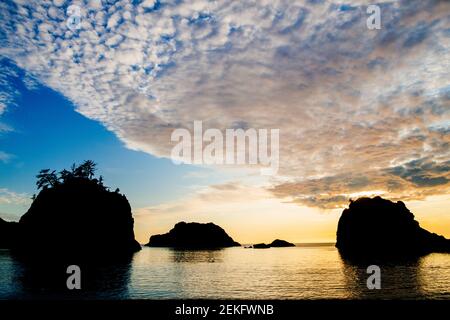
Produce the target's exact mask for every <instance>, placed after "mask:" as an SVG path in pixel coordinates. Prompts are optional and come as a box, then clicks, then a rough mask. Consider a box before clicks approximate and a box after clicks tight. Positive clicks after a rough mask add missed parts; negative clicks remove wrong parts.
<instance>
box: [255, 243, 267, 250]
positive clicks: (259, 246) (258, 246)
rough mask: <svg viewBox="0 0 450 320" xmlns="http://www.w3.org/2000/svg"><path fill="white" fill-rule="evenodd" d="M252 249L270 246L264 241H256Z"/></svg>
mask: <svg viewBox="0 0 450 320" xmlns="http://www.w3.org/2000/svg"><path fill="white" fill-rule="evenodd" d="M252 248H253V249H269V248H270V246H269V245H268V244H265V243H257V244H254V245H253V246H252Z"/></svg>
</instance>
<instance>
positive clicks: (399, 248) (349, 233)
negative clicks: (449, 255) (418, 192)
mask: <svg viewBox="0 0 450 320" xmlns="http://www.w3.org/2000/svg"><path fill="white" fill-rule="evenodd" d="M336 247H337V248H338V250H339V252H340V253H341V255H342V256H343V257H347V258H365V257H367V258H402V257H418V256H421V255H425V254H428V253H431V252H450V240H447V239H445V238H444V237H443V236H439V235H437V234H435V233H431V232H429V231H427V230H425V229H423V228H421V227H420V226H419V223H418V222H417V221H416V220H414V215H413V214H412V213H411V212H410V211H409V210H408V209H407V208H406V206H405V204H404V203H403V202H401V201H398V202H392V201H389V200H386V199H383V198H381V197H375V198H360V199H358V200H356V201H352V202H351V203H350V205H349V208H348V209H345V210H344V211H343V212H342V215H341V217H340V219H339V223H338V228H337V242H336Z"/></svg>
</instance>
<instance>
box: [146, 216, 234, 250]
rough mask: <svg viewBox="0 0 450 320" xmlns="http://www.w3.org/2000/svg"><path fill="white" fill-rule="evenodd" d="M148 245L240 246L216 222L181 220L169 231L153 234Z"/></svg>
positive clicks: (186, 247) (181, 247)
mask: <svg viewBox="0 0 450 320" xmlns="http://www.w3.org/2000/svg"><path fill="white" fill-rule="evenodd" d="M146 246H148V247H172V248H179V249H214V248H225V247H236V246H240V244H239V243H237V242H236V241H234V240H233V239H232V238H231V237H230V236H229V235H228V234H227V233H226V232H225V230H223V229H222V228H221V227H219V226H218V225H215V224H214V223H197V222H191V223H186V222H179V223H177V224H176V225H175V226H174V227H173V229H171V230H170V231H169V232H168V233H165V234H158V235H153V236H151V237H150V241H149V242H148V243H147V244H146Z"/></svg>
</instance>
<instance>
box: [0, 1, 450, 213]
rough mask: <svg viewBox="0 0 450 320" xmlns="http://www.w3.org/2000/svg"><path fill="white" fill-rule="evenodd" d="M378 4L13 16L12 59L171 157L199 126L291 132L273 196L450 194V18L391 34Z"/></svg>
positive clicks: (232, 4) (143, 146) (21, 11)
mask: <svg viewBox="0 0 450 320" xmlns="http://www.w3.org/2000/svg"><path fill="white" fill-rule="evenodd" d="M70 4H76V5H78V6H79V7H80V8H81V25H80V28H79V29H78V30H74V31H71V30H70V29H68V28H67V26H66V22H67V14H66V10H67V7H68V5H70ZM368 4H369V3H368V2H366V1H351V0H349V1H338V0H329V1H327V0H323V1H311V0H304V1H288V0H285V1H282V0H279V1H277V0H270V1H265V0H261V1H246V0H244V1H186V2H182V1H152V0H144V1H124V0H123V1H100V0H90V1H63V0H58V1H53V2H45V3H44V2H42V1H30V0H27V1H25V0H23V1H15V2H11V1H6V2H2V3H1V4H0V6H1V17H0V33H1V34H2V36H1V37H0V47H1V49H0V54H1V56H2V57H4V58H7V59H9V60H10V61H13V62H14V64H16V65H17V66H18V67H20V68H22V69H23V70H26V72H27V73H28V74H30V75H32V77H34V78H35V79H37V80H38V81H39V82H41V83H43V84H45V85H47V86H49V87H51V88H53V89H54V90H57V91H59V92H61V93H62V94H64V95H65V96H66V97H67V98H68V99H70V100H71V101H73V102H74V104H75V105H76V106H77V111H78V112H80V113H81V114H83V115H85V116H86V117H88V118H91V119H95V120H98V121H100V122H102V123H103V124H104V125H105V126H106V127H107V128H108V129H109V130H111V131H113V132H114V133H115V134H116V135H117V136H118V137H119V138H120V139H121V140H123V141H124V142H125V143H126V145H127V146H128V147H129V148H132V149H136V150H142V151H145V152H148V153H151V154H154V155H157V156H161V157H167V156H169V155H170V149H171V147H172V145H171V143H170V133H171V132H172V130H173V129H174V128H179V127H186V128H191V127H192V123H193V120H202V121H203V123H204V126H205V127H214V128H233V127H235V126H236V123H244V124H245V126H246V127H254V128H280V129H281V132H280V147H281V150H280V171H279V173H280V174H281V175H282V178H283V180H282V181H281V180H280V181H278V180H277V178H274V180H273V181H272V183H273V186H272V187H271V188H270V190H271V191H272V192H273V194H275V195H276V196H279V197H282V198H290V199H292V201H294V202H299V203H302V204H307V205H312V206H320V207H325V208H330V207H336V206H337V205H340V204H341V203H342V201H344V199H346V198H348V197H349V196H351V195H352V194H358V193H361V192H368V191H381V192H384V193H388V194H389V195H390V196H392V197H407V198H422V197H425V196H427V195H430V194H438V193H444V192H447V191H448V187H449V179H450V177H449V170H448V161H449V160H450V155H449V144H450V135H449V123H450V108H449V104H450V103H449V100H450V84H449V80H448V79H450V74H449V72H450V56H449V49H450V33H449V30H450V22H449V21H450V19H449V16H448V15H449V12H450V3H449V2H448V1H432V0H426V1H423V0H408V1H387V2H380V3H379V5H380V7H381V13H382V29H381V30H368V29H367V28H366V19H367V14H366V8H367V5H368ZM8 99H9V100H10V99H11V97H10V96H6V98H3V100H0V112H1V111H2V109H4V108H5V107H6V104H7V102H8Z"/></svg>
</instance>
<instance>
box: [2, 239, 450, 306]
mask: <svg viewBox="0 0 450 320" xmlns="http://www.w3.org/2000/svg"><path fill="white" fill-rule="evenodd" d="M366 267H367V266H357V265H354V264H350V263H348V262H345V261H343V260H342V259H341V257H340V255H339V253H338V252H337V250H336V249H335V248H334V246H332V245H329V246H323V245H322V246H302V247H293V248H270V249H260V250H257V249H244V248H241V247H238V248H228V249H223V250H214V251H212V250H209V251H207V250H203V251H181V250H172V249H166V248H146V247H144V248H143V249H142V251H140V252H138V253H137V254H135V255H134V257H133V260H132V261H129V262H127V263H121V264H115V265H106V266H99V267H96V268H95V269H89V270H88V271H86V270H84V273H83V276H85V277H88V276H89V279H88V281H87V282H86V281H85V283H86V285H85V286H84V288H83V290H81V291H72V292H67V290H65V288H62V289H61V288H57V289H55V287H53V286H52V285H53V284H54V283H53V282H55V281H53V280H54V279H53V278H52V277H53V276H54V272H53V271H51V272H50V271H48V272H47V271H45V270H44V271H43V270H42V268H37V269H36V266H29V265H26V264H23V263H20V262H17V261H15V260H14V259H13V258H12V257H11V255H10V253H9V251H8V250H0V298H2V299H8V298H23V297H25V298H31V299H34V298H48V297H51V298H56V297H59V298H83V299H187V298H212V299H324V298H325V299H326V298H343V299H348V298H350V299H365V298H381V299H392V298H401V299H423V298H432V299H448V298H450V254H437V253H436V254H430V255H428V256H425V257H423V258H421V259H418V260H417V261H413V262H408V263H403V264H400V265H383V266H380V267H381V272H382V274H381V282H382V289H381V290H369V289H367V287H366V279H367V277H368V275H367V273H366V269H365V268H366ZM62 275H63V276H64V277H65V276H66V275H65V273H62ZM47 280H49V281H47ZM85 280H86V279H85ZM58 281H59V280H58Z"/></svg>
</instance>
